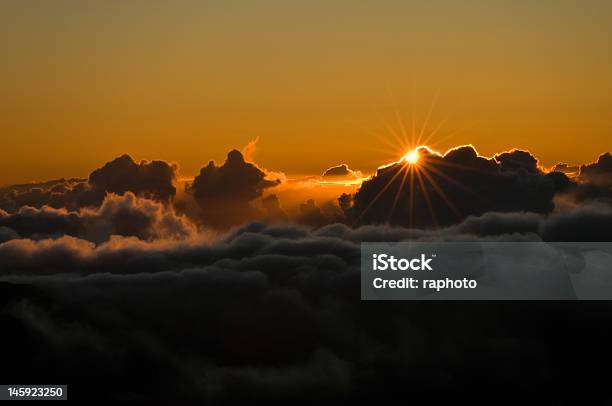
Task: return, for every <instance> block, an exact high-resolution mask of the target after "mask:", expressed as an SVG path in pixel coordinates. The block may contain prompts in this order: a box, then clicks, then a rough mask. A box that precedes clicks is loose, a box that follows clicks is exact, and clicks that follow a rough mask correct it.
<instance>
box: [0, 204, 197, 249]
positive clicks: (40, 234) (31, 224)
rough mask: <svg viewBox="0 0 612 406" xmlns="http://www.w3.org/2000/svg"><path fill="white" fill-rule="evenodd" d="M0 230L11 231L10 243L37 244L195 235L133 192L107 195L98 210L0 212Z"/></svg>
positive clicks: (168, 211)
mask: <svg viewBox="0 0 612 406" xmlns="http://www.w3.org/2000/svg"><path fill="white" fill-rule="evenodd" d="M2 228H4V229H6V230H11V231H12V239H15V238H18V237H23V238H28V239H34V240H39V239H44V238H50V237H61V236H65V235H69V236H74V237H79V238H82V239H85V240H88V241H92V242H96V243H99V242H103V241H106V240H108V239H109V238H110V237H111V236H113V235H120V236H134V237H137V238H140V239H143V240H157V239H166V238H186V237H190V236H192V235H193V234H195V232H196V229H195V226H194V225H192V224H191V223H190V222H189V221H188V220H186V219H185V218H182V217H179V216H177V215H176V214H175V213H174V210H172V208H170V207H168V206H166V205H164V204H162V203H160V202H156V201H153V200H150V199H145V198H139V197H136V196H135V195H134V194H133V193H132V192H127V193H125V194H124V195H115V194H108V195H106V197H105V199H104V201H103V202H102V204H101V205H100V207H97V208H81V209H79V210H78V211H69V210H67V209H64V208H60V209H55V208H52V207H49V206H43V207H42V208H40V209H37V208H35V207H31V206H24V207H21V208H20V209H19V210H18V211H17V212H15V213H12V214H9V213H6V212H4V213H3V212H0V229H2ZM5 235H8V234H6V233H5ZM0 238H1V237H0ZM5 239H6V238H5Z"/></svg>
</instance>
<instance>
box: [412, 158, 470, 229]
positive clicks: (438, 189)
mask: <svg viewBox="0 0 612 406" xmlns="http://www.w3.org/2000/svg"><path fill="white" fill-rule="evenodd" d="M422 173H423V176H425V177H426V178H427V180H428V181H429V183H430V184H431V186H433V188H434V190H435V191H436V192H437V193H438V195H439V196H440V197H441V198H442V201H444V203H446V205H447V206H448V207H449V208H450V209H451V211H452V212H453V213H454V214H455V215H456V216H457V219H458V220H461V218H462V215H461V212H460V211H459V209H457V207H456V206H455V205H454V204H453V202H451V201H450V199H449V198H448V196H447V195H446V193H444V191H443V190H442V188H441V187H440V185H438V182H436V180H435V179H434V178H433V177H432V176H431V175H430V174H429V173H428V172H427V168H425V167H423V168H422Z"/></svg>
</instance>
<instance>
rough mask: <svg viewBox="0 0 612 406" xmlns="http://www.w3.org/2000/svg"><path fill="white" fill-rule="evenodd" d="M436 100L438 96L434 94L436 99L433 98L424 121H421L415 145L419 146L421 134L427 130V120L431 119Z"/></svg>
mask: <svg viewBox="0 0 612 406" xmlns="http://www.w3.org/2000/svg"><path fill="white" fill-rule="evenodd" d="M437 100H438V94H436V97H434V99H433V101H432V102H431V105H430V106H429V111H428V112H427V116H426V117H425V121H423V126H422V127H421V131H420V133H419V137H418V138H417V141H416V143H417V145H421V139H422V138H423V133H424V132H425V129H426V128H427V126H428V124H429V120H430V118H431V114H432V113H433V110H434V107H435V105H436V102H437Z"/></svg>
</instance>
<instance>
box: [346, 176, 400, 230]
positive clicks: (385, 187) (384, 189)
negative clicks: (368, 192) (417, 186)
mask: <svg viewBox="0 0 612 406" xmlns="http://www.w3.org/2000/svg"><path fill="white" fill-rule="evenodd" d="M400 173H401V171H397V172H396V173H395V174H394V175H393V176H392V177H391V179H390V180H389V181H388V182H387V183H386V184H385V186H383V188H382V189H381V190H380V192H378V194H377V195H376V196H375V197H374V199H372V201H371V202H370V203H369V204H368V205H367V206H366V208H365V209H363V211H362V212H361V213H360V214H359V216H357V218H356V219H355V221H354V222H353V227H354V226H355V225H356V224H357V223H358V222H359V220H361V218H362V217H363V216H364V215H365V213H366V212H367V211H368V210H370V208H371V207H372V206H373V205H374V203H376V201H378V199H379V198H380V196H382V194H383V193H384V192H385V191H386V190H387V189H388V188H389V186H391V184H392V183H393V181H394V180H395V178H397V177H398V176H399V175H400Z"/></svg>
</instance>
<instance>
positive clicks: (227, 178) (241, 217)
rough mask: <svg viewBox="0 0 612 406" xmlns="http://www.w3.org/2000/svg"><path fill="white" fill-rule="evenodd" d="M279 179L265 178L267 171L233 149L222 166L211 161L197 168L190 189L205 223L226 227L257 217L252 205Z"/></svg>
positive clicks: (257, 214)
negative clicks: (196, 174) (199, 168)
mask: <svg viewBox="0 0 612 406" xmlns="http://www.w3.org/2000/svg"><path fill="white" fill-rule="evenodd" d="M279 183H280V180H268V179H266V173H265V172H264V171H263V170H261V169H259V168H258V167H257V166H256V165H254V164H253V163H250V162H246V161H245V160H244V157H243V156H242V154H241V153H240V152H239V151H237V150H233V151H230V152H229V154H227V159H226V160H225V162H224V163H223V165H221V166H216V165H215V163H214V162H213V161H210V162H209V164H208V165H207V166H205V167H203V168H202V169H201V170H200V173H199V175H198V176H196V177H195V179H194V180H193V184H192V185H191V187H190V188H189V190H190V192H191V193H192V194H193V196H194V198H195V199H196V201H197V202H198V204H199V205H200V207H201V209H202V213H201V219H202V221H203V223H204V224H206V225H209V226H212V227H216V228H226V227H229V226H232V225H236V224H241V223H243V222H245V221H247V220H249V219H254V218H258V217H260V216H261V213H260V212H259V211H258V210H257V209H256V208H255V207H254V206H252V205H251V202H252V201H253V200H255V199H257V198H260V197H261V196H262V194H263V191H264V190H265V189H268V188H271V187H273V186H276V185H278V184H279Z"/></svg>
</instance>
